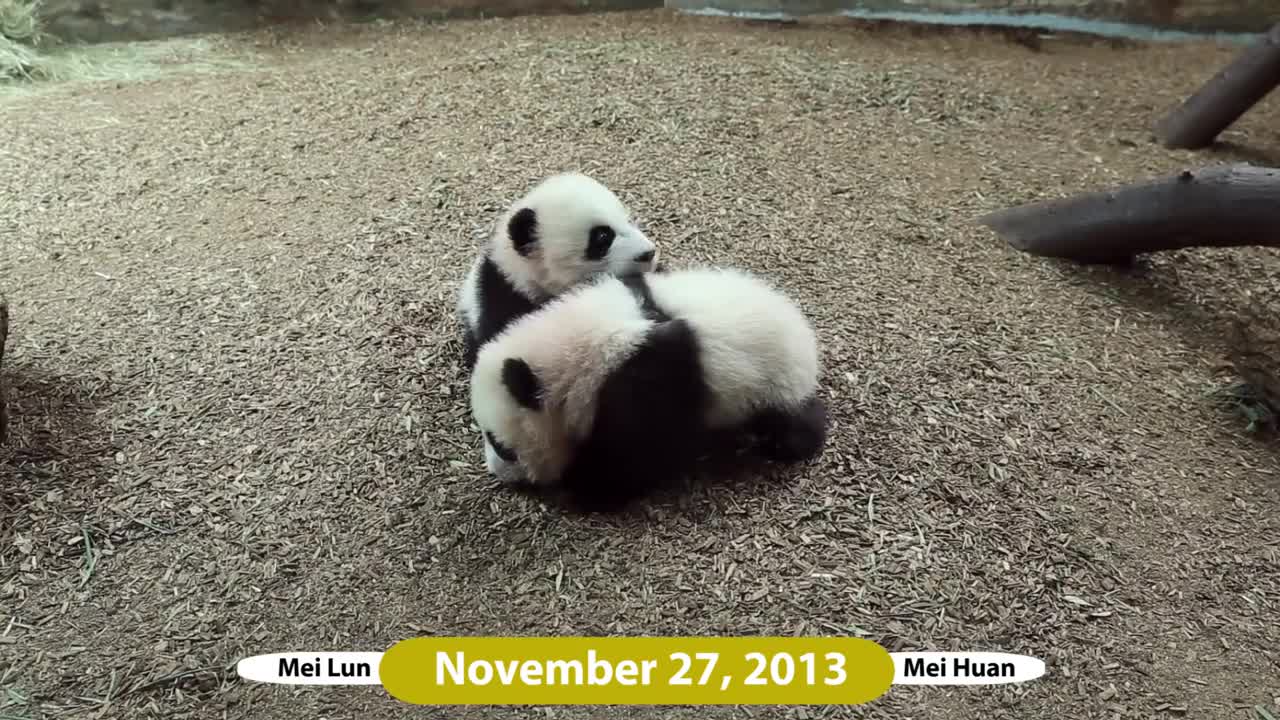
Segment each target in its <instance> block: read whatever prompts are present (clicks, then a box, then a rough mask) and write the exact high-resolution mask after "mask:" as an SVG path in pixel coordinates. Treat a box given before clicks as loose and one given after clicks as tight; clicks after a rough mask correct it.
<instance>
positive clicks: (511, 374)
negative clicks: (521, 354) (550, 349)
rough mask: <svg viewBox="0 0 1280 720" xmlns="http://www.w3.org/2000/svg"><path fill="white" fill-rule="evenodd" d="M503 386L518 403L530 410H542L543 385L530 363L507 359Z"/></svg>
mask: <svg viewBox="0 0 1280 720" xmlns="http://www.w3.org/2000/svg"><path fill="white" fill-rule="evenodd" d="M502 384H503V385H506V386H507V392H509V393H511V397H513V398H515V399H516V402H518V403H520V404H521V405H523V406H524V407H526V408H528V409H530V410H541V409H542V384H541V383H539V382H538V376H537V375H534V374H533V368H531V367H529V363H527V362H525V361H523V360H520V359H519V358H507V360H506V362H504V363H502Z"/></svg>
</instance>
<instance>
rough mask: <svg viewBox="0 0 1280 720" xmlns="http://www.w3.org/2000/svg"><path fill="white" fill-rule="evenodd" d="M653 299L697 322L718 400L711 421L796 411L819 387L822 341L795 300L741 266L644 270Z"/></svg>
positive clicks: (695, 327) (732, 421)
mask: <svg viewBox="0 0 1280 720" xmlns="http://www.w3.org/2000/svg"><path fill="white" fill-rule="evenodd" d="M646 277H647V279H648V282H649V288H650V292H651V293H652V294H653V298H654V301H655V302H656V303H657V304H658V305H659V306H660V307H661V308H662V309H663V310H664V311H666V313H667V314H668V315H671V316H672V317H678V318H683V319H684V320H686V321H688V323H689V324H690V325H692V326H693V330H694V333H695V334H696V335H697V337H698V344H699V346H700V347H701V350H702V364H703V368H704V371H705V373H706V377H705V379H706V381H707V383H708V385H710V387H711V394H712V398H713V402H712V406H711V408H710V409H709V410H708V415H707V417H706V422H707V423H708V424H709V425H711V426H713V427H725V426H728V425H733V424H735V423H738V422H742V421H743V420H745V419H746V418H747V417H748V416H750V415H751V414H752V413H753V412H754V410H755V408H756V407H757V406H761V405H768V406H771V407H777V408H785V409H793V408H796V407H798V406H799V405H800V403H802V402H804V401H805V400H806V399H808V398H809V397H811V396H812V395H813V393H814V391H815V390H816V389H817V386H818V374H819V370H820V368H819V358H818V339H817V336H816V335H815V334H814V331H813V327H812V326H811V325H810V324H809V321H808V319H807V318H806V317H805V315H804V313H803V312H801V311H800V308H799V307H798V306H797V305H796V304H795V302H794V301H792V300H791V298H789V297H787V296H786V295H783V294H782V293H781V292H779V291H777V290H776V289H774V288H773V287H772V286H771V285H769V284H768V283H766V282H765V281H764V280H762V279H760V278H758V277H756V276H754V275H750V274H748V273H744V272H741V271H739V270H732V269H721V268H699V269H692V270H684V271H679V272H671V273H661V274H660V273H653V274H650V275H648V276H646Z"/></svg>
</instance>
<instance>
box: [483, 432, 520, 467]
mask: <svg viewBox="0 0 1280 720" xmlns="http://www.w3.org/2000/svg"><path fill="white" fill-rule="evenodd" d="M484 437H485V439H486V440H488V441H489V446H490V447H492V448H493V451H494V452H495V453H497V454H498V457H500V458H502V459H503V460H506V461H507V462H509V463H513V462H515V461H516V454H515V453H514V452H512V450H511V448H509V447H507V446H506V445H503V444H502V443H500V442H498V439H497V438H495V437H494V436H493V433H491V432H489V431H488V430H485V431H484Z"/></svg>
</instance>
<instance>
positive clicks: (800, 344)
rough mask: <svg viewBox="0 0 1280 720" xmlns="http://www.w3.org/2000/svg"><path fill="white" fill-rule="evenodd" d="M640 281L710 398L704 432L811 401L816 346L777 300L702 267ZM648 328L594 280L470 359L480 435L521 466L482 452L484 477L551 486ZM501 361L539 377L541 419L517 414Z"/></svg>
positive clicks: (774, 294) (757, 285) (621, 288)
mask: <svg viewBox="0 0 1280 720" xmlns="http://www.w3.org/2000/svg"><path fill="white" fill-rule="evenodd" d="M646 278H647V280H648V284H649V287H650V291H651V293H652V295H653V298H654V301H655V302H656V303H657V305H658V306H659V307H661V308H662V309H663V310H664V311H665V312H666V313H667V314H668V315H670V316H672V317H675V318H681V319H683V320H685V321H687V322H688V323H689V324H690V325H691V326H692V327H693V330H694V333H695V335H696V336H697V339H698V344H699V347H700V349H701V358H702V363H703V366H704V372H705V380H706V381H707V383H708V385H709V387H710V388H711V391H712V403H711V406H710V407H709V408H707V414H706V415H705V416H704V418H703V419H704V422H706V423H707V424H708V425H709V426H712V427H720V428H725V427H731V426H733V425H735V424H738V423H741V422H744V421H746V420H747V419H748V418H750V417H751V416H752V415H753V414H754V413H755V412H756V411H757V410H759V409H761V408H763V407H774V408H778V409H782V410H792V409H799V407H800V405H801V404H803V403H804V402H805V401H806V400H807V399H809V398H810V397H812V396H813V394H814V393H815V392H816V390H817V386H818V376H819V372H820V364H819V363H820V360H819V354H818V343H817V337H816V335H815V334H814V331H813V328H812V326H811V325H810V323H809V321H808V319H807V318H806V317H805V316H804V314H803V313H802V312H801V311H800V309H799V307H797V305H796V304H795V303H794V302H793V301H792V300H791V299H790V298H788V297H787V296H786V295H783V294H782V293H781V292H779V291H777V290H776V289H774V288H773V287H771V286H770V285H769V284H768V283H766V282H764V281H763V280H761V279H759V278H757V277H754V276H752V275H749V274H747V273H743V272H740V271H737V270H725V269H713V268H705V269H694V270H683V271H673V272H670V273H665V274H656V273H651V274H649V275H647V276H646ZM652 325H653V323H652V321H650V320H648V319H646V318H645V317H644V316H643V314H642V312H641V308H640V306H639V303H638V302H637V300H636V298H635V296H634V295H632V294H631V291H630V290H629V289H627V287H626V286H625V285H623V283H622V282H621V281H619V280H618V279H616V278H613V277H604V278H599V279H597V280H596V281H595V282H592V283H589V284H586V285H582V286H580V287H578V288H576V289H575V290H573V291H571V292H569V293H566V294H564V295H562V296H560V297H559V298H557V299H556V300H554V301H552V302H551V303H549V304H548V305H546V306H544V307H543V308H541V309H540V310H538V311H537V312H534V313H531V314H529V315H526V316H525V317H524V318H522V319H521V320H519V321H517V322H516V323H514V324H512V325H511V326H510V327H508V328H507V330H506V331H505V332H504V333H502V334H501V335H499V336H498V337H497V338H494V340H493V341H491V342H490V344H489V345H488V346H486V347H485V348H484V349H483V350H482V351H481V352H480V356H479V359H478V361H477V364H476V368H475V372H474V374H473V375H472V385H471V401H472V412H473V416H474V418H475V421H476V424H477V425H479V426H480V428H481V429H483V430H486V431H489V432H492V433H493V434H494V436H495V437H496V438H497V439H498V441H499V442H501V443H503V444H504V445H507V446H508V447H511V448H513V449H514V450H515V451H516V453H517V455H518V465H519V467H516V466H514V465H512V464H508V463H505V462H503V461H502V460H501V458H498V457H497V455H496V453H494V452H493V450H492V449H491V448H490V447H489V446H488V443H487V441H486V447H485V456H486V464H487V465H488V466H489V467H490V470H491V471H493V472H494V474H495V475H497V476H498V477H499V478H501V479H504V480H507V481H511V480H514V479H516V478H518V477H520V476H521V474H522V472H521V471H522V470H523V472H524V473H527V475H526V476H525V477H526V479H528V480H529V481H531V482H533V483H535V484H542V483H549V482H553V481H554V479H555V478H556V477H558V475H559V473H560V472H561V471H562V470H563V469H564V468H565V467H566V466H567V464H568V462H569V460H570V459H571V456H572V453H573V451H574V448H575V447H576V445H577V442H578V441H579V440H581V439H582V438H584V437H585V436H586V434H587V433H589V432H590V430H591V425H592V423H593V421H594V417H595V401H596V395H597V393H598V392H599V389H600V387H601V386H602V385H603V384H604V382H605V381H606V380H607V379H608V377H609V375H610V374H611V373H612V372H614V371H615V370H616V369H617V368H618V367H619V366H620V365H621V364H622V363H623V362H624V361H625V360H626V359H627V358H628V357H629V356H630V355H631V354H632V353H633V352H634V351H635V349H636V348H637V347H638V346H639V345H640V344H641V343H642V342H643V341H644V338H645V335H646V333H647V332H648V330H649V328H650V327H651V326H652ZM507 358H520V359H523V360H524V361H525V362H527V363H528V364H529V366H530V367H531V368H532V369H533V371H534V374H535V375H537V377H538V379H539V380H540V382H541V383H542V386H543V389H544V390H545V397H544V399H543V402H544V408H543V411H542V412H533V411H529V410H526V409H525V408H523V407H521V406H520V405H519V404H518V403H516V402H515V400H514V399H513V398H512V397H511V396H510V394H509V393H508V392H507V390H506V388H505V386H504V385H503V383H502V365H503V362H504V361H505V360H506V359H507ZM655 451H657V452H661V449H660V448H655ZM495 467H496V468H497V469H496V470H495Z"/></svg>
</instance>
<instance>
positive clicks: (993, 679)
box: [889, 652, 1045, 685]
mask: <svg viewBox="0 0 1280 720" xmlns="http://www.w3.org/2000/svg"><path fill="white" fill-rule="evenodd" d="M889 655H890V657H892V658H893V671H894V672H893V684H894V685H1002V684H1004V683H1017V682H1026V681H1027V680H1035V679H1036V678H1038V677H1040V676H1041V675H1044V672H1045V668H1044V661H1043V660H1040V659H1039V658H1033V657H1031V656H1030V655H1013V654H1011V653H998V652H895V653H889Z"/></svg>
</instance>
